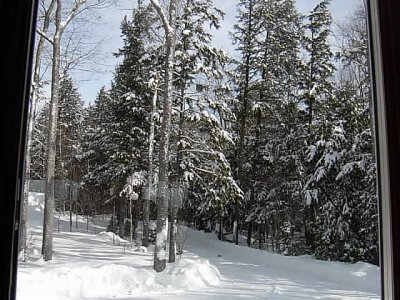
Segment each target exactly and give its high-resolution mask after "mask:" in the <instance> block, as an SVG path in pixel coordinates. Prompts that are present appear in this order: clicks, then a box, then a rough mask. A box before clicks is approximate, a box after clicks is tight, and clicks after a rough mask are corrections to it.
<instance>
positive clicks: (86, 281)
mask: <svg viewBox="0 0 400 300" xmlns="http://www.w3.org/2000/svg"><path fill="white" fill-rule="evenodd" d="M43 198H44V197H43V194H38V193H36V194H33V193H32V194H31V197H30V198H29V204H30V206H29V210H28V213H29V217H30V221H29V235H31V236H34V238H33V239H32V240H31V242H30V252H29V257H30V260H29V261H28V262H20V263H19V266H18V277H17V280H18V282H17V299H18V300H28V299H29V300H35V299H40V300H47V299H52V300H53V299H57V300H73V299H97V300H106V299H172V298H173V299H178V300H179V299H195V300H198V299H222V300H223V299H278V300H279V299H285V300H286V299H379V298H380V296H379V295H380V271H379V268H378V267H376V266H374V265H370V264H367V263H356V264H346V263H339V262H327V261H318V260H315V259H314V258H312V257H310V256H301V257H290V256H282V255H278V254H273V253H268V252H266V251H262V250H258V249H252V248H248V247H245V246H241V245H239V246H236V245H234V244H233V243H228V242H221V241H219V240H218V239H217V238H216V235H215V234H214V233H205V232H202V231H197V230H194V229H192V228H189V227H185V226H183V225H181V229H182V230H183V231H184V232H185V243H184V247H183V249H184V251H183V253H182V255H178V256H177V261H176V262H175V263H173V264H167V268H166V270H164V272H161V273H156V272H155V271H154V270H153V269H152V263H153V256H154V247H149V248H145V247H141V246H137V247H135V248H133V249H131V250H127V251H125V250H126V249H125V248H124V247H121V246H120V245H119V244H118V243H114V244H113V242H112V239H113V236H112V234H111V233H109V232H104V228H103V230H97V234H95V231H94V229H95V228H94V227H93V226H92V227H90V230H89V231H88V232H87V231H85V230H83V229H79V228H86V224H85V220H84V218H82V219H79V218H78V222H79V228H78V230H76V229H75V228H74V232H69V223H68V219H62V218H61V221H60V222H61V223H60V232H55V233H54V234H55V236H54V255H53V257H54V259H53V260H52V261H49V262H45V261H43V260H42V259H41V257H40V246H41V230H42V227H41V223H42V218H43V205H42V203H43ZM56 216H57V215H55V217H56ZM74 220H75V217H74ZM242 240H243V243H244V239H241V240H240V241H242ZM115 241H118V242H127V241H126V240H123V239H120V238H119V237H117V236H114V242H115Z"/></svg>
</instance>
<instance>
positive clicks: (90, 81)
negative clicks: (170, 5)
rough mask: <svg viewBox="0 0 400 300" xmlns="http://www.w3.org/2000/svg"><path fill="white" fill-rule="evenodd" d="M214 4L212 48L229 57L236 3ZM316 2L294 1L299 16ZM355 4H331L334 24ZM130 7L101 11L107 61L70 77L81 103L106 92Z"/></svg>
mask: <svg viewBox="0 0 400 300" xmlns="http://www.w3.org/2000/svg"><path fill="white" fill-rule="evenodd" d="M215 2H216V6H217V7H218V8H220V9H222V10H223V11H224V12H225V14H226V15H225V18H224V20H223V21H222V24H221V25H222V26H221V29H220V30H219V31H218V32H216V33H215V35H214V39H215V41H216V46H218V47H220V48H222V49H224V50H225V51H227V52H228V53H232V46H231V42H230V39H229V37H228V32H229V31H231V30H232V26H233V24H234V22H235V14H236V3H237V0H215ZM318 2H319V0H297V3H298V9H299V11H300V12H301V13H307V12H309V11H310V10H311V9H312V8H313V7H314V6H315V5H316V4H317V3H318ZM358 3H362V0H333V1H332V2H331V5H330V8H331V12H332V16H333V19H334V22H342V21H344V20H345V18H346V17H347V16H348V14H349V13H350V12H351V11H352V10H353V8H354V7H355V6H356V5H357V4H358ZM134 6H136V1H135V0H118V4H117V6H116V7H111V8H107V9H106V10H104V12H103V16H102V20H103V24H102V25H99V26H98V27H97V30H98V33H99V35H102V36H104V37H105V38H106V42H105V43H104V44H103V45H102V46H101V49H100V50H99V51H102V52H104V53H106V57H108V58H107V59H105V60H104V61H103V63H102V65H101V66H99V67H98V68H97V70H96V72H94V73H87V72H85V73H81V72H73V73H72V76H73V79H74V80H75V81H76V83H77V85H78V87H79V92H80V93H81V95H82V98H83V100H84V102H85V103H89V102H93V101H94V100H95V98H96V96H97V93H98V91H99V90H100V88H101V87H102V86H103V85H104V86H106V87H107V88H108V87H109V86H110V83H111V80H112V77H113V71H114V68H115V65H116V63H117V59H116V58H115V57H114V56H113V55H112V53H113V52H117V50H118V48H119V47H121V45H122V40H121V36H120V24H121V21H122V19H123V17H124V16H125V15H128V17H130V15H131V8H132V7H134ZM107 53H108V55H107ZM99 70H100V72H99Z"/></svg>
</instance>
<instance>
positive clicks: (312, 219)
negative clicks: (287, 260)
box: [20, 0, 379, 272]
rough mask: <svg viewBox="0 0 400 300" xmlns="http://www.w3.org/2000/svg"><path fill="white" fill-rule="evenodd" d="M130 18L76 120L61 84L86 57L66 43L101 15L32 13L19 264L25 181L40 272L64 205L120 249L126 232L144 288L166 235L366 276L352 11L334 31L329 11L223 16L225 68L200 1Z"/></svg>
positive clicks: (361, 61)
mask: <svg viewBox="0 0 400 300" xmlns="http://www.w3.org/2000/svg"><path fill="white" fill-rule="evenodd" d="M92 2H93V3H92ZM133 2H135V1H133ZM133 2H132V6H133V10H132V13H129V14H128V15H127V16H125V18H123V20H121V25H120V31H121V38H122V41H123V46H122V47H121V48H120V49H118V50H117V51H116V53H115V56H116V57H118V58H119V59H120V62H119V63H118V64H117V65H116V66H115V70H114V72H113V80H112V82H111V84H110V87H109V88H108V87H103V88H101V89H100V90H99V91H98V93H97V98H96V99H95V101H93V102H91V103H89V104H88V102H87V99H82V96H81V94H80V92H79V89H78V87H77V84H76V82H74V79H73V77H72V76H71V75H70V72H71V71H72V70H73V69H74V68H77V67H79V65H80V63H81V62H82V61H84V60H88V59H90V58H91V57H94V56H95V53H96V51H97V50H96V47H92V46H91V45H90V44H89V43H87V42H85V39H86V38H87V36H85V35H84V34H82V31H80V30H82V28H83V27H84V24H85V22H86V21H87V20H88V19H90V18H91V16H92V15H94V14H95V12H96V11H98V10H100V9H107V6H108V5H112V4H111V2H110V1H106V0H98V1H90V0H75V1H62V0H48V1H42V3H41V5H40V9H39V18H38V22H37V28H38V29H37V35H36V43H35V49H34V65H33V70H32V87H31V94H30V101H31V103H30V111H29V119H28V137H27V150H26V156H25V158H26V161H25V170H26V180H25V187H24V191H25V192H24V201H23V207H22V211H23V213H22V222H21V237H20V239H21V243H20V248H21V250H24V251H26V249H27V248H28V247H29V245H28V243H27V230H26V223H27V203H28V200H27V199H28V198H27V197H28V193H29V190H30V187H29V184H30V182H33V181H35V180H39V181H42V182H43V183H44V190H45V212H44V229H43V246H42V254H43V257H44V259H45V260H51V259H52V251H53V245H52V235H53V231H54V226H55V224H54V220H53V218H52V216H53V213H54V211H61V210H65V209H66V208H65V206H66V203H67V208H68V209H67V210H69V211H73V212H74V213H76V214H80V215H87V216H89V215H90V216H92V215H96V214H112V218H111V221H110V225H109V228H108V230H110V231H114V232H115V233H117V234H118V235H119V236H120V237H121V238H127V237H129V238H130V239H131V240H132V239H136V237H137V229H138V227H139V224H141V226H142V229H143V232H142V235H141V236H142V240H141V244H142V245H143V246H148V245H149V244H154V245H155V250H154V269H155V270H156V271H157V272H161V271H163V270H164V269H165V267H166V264H167V262H174V261H175V260H176V256H177V255H178V254H179V251H180V246H181V245H178V243H177V240H176V235H177V230H178V229H177V228H178V225H179V224H184V225H186V226H189V227H192V228H194V229H197V230H203V231H205V232H212V233H214V234H215V235H217V237H218V239H220V240H222V241H225V242H226V243H232V244H236V245H237V244H239V243H240V241H241V240H244V241H245V244H246V245H247V246H248V247H252V248H256V249H260V251H269V252H275V253H279V254H282V255H285V256H299V255H311V256H313V257H315V258H316V259H319V260H332V261H341V262H349V263H355V262H360V261H361V262H368V263H371V264H375V265H378V263H379V253H378V237H379V236H378V202H377V192H376V162H375V153H374V152H375V148H374V123H373V120H374V116H373V109H372V105H371V103H372V102H371V101H372V100H371V82H370V77H369V73H370V69H369V52H368V48H369V42H368V33H367V24H366V11H365V9H364V6H362V4H361V3H360V5H359V6H357V7H356V8H355V10H354V11H350V12H349V16H348V17H347V19H346V22H343V23H342V24H334V22H333V20H332V16H331V12H330V9H329V6H330V1H329V0H322V1H319V2H318V3H317V5H316V6H315V7H314V8H313V9H312V10H311V11H310V12H309V13H308V14H306V15H304V14H301V13H300V12H299V11H298V9H297V6H296V1H295V0H239V1H238V5H237V9H236V16H235V25H234V29H233V31H232V32H230V38H231V39H230V43H231V44H232V47H233V48H234V49H235V55H234V56H232V55H228V53H227V52H226V51H223V50H222V49H218V48H217V47H215V46H214V38H213V34H212V33H213V32H215V31H217V30H219V28H220V22H221V20H222V18H224V15H225V13H224V11H222V10H220V9H219V8H217V7H216V6H215V4H214V2H213V1H212V0H170V1H166V2H168V3H164V2H158V0H150V1H144V0H137V1H136V2H135V3H133ZM88 45H89V46H88ZM49 70H50V71H49ZM45 72H46V73H47V74H50V75H49V76H47V77H46V76H44V75H43V74H44V73H45ZM46 91H49V92H46ZM57 181H63V182H73V183H76V185H77V186H78V195H77V197H76V198H74V199H72V197H70V196H68V197H67V198H63V197H60V196H57V193H55V191H54V190H55V188H54V187H55V182H57ZM152 220H154V221H156V226H154V227H153V226H151V224H152ZM24 226H25V227H24ZM232 246H233V245H232Z"/></svg>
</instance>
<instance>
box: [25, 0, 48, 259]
mask: <svg viewBox="0 0 400 300" xmlns="http://www.w3.org/2000/svg"><path fill="white" fill-rule="evenodd" d="M54 4H55V1H54V0H53V1H51V3H50V4H49V7H48V9H47V10H46V11H45V14H44V20H43V27H42V32H43V33H45V34H46V33H47V31H48V28H49V24H50V15H51V13H52V11H53V8H54ZM44 44H45V38H44V37H43V36H40V37H39V42H38V45H37V49H36V55H35V67H34V71H33V80H32V81H33V82H32V86H31V93H30V100H31V103H30V108H29V115H28V132H27V141H26V146H25V147H26V148H25V182H24V194H23V200H22V205H21V226H20V237H19V239H20V242H19V251H24V253H25V252H26V250H27V219H28V197H29V184H30V173H31V144H32V132H33V126H34V122H35V115H36V103H37V100H38V89H39V82H40V64H41V61H42V55H43V50H44ZM24 260H25V255H24Z"/></svg>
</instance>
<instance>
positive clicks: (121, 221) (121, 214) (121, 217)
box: [118, 198, 126, 239]
mask: <svg viewBox="0 0 400 300" xmlns="http://www.w3.org/2000/svg"><path fill="white" fill-rule="evenodd" d="M118 202H119V203H118V204H119V207H118V208H119V209H118V235H119V236H120V238H122V239H123V238H124V237H125V213H126V211H125V201H124V200H123V199H122V198H120V199H119V201H118Z"/></svg>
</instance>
